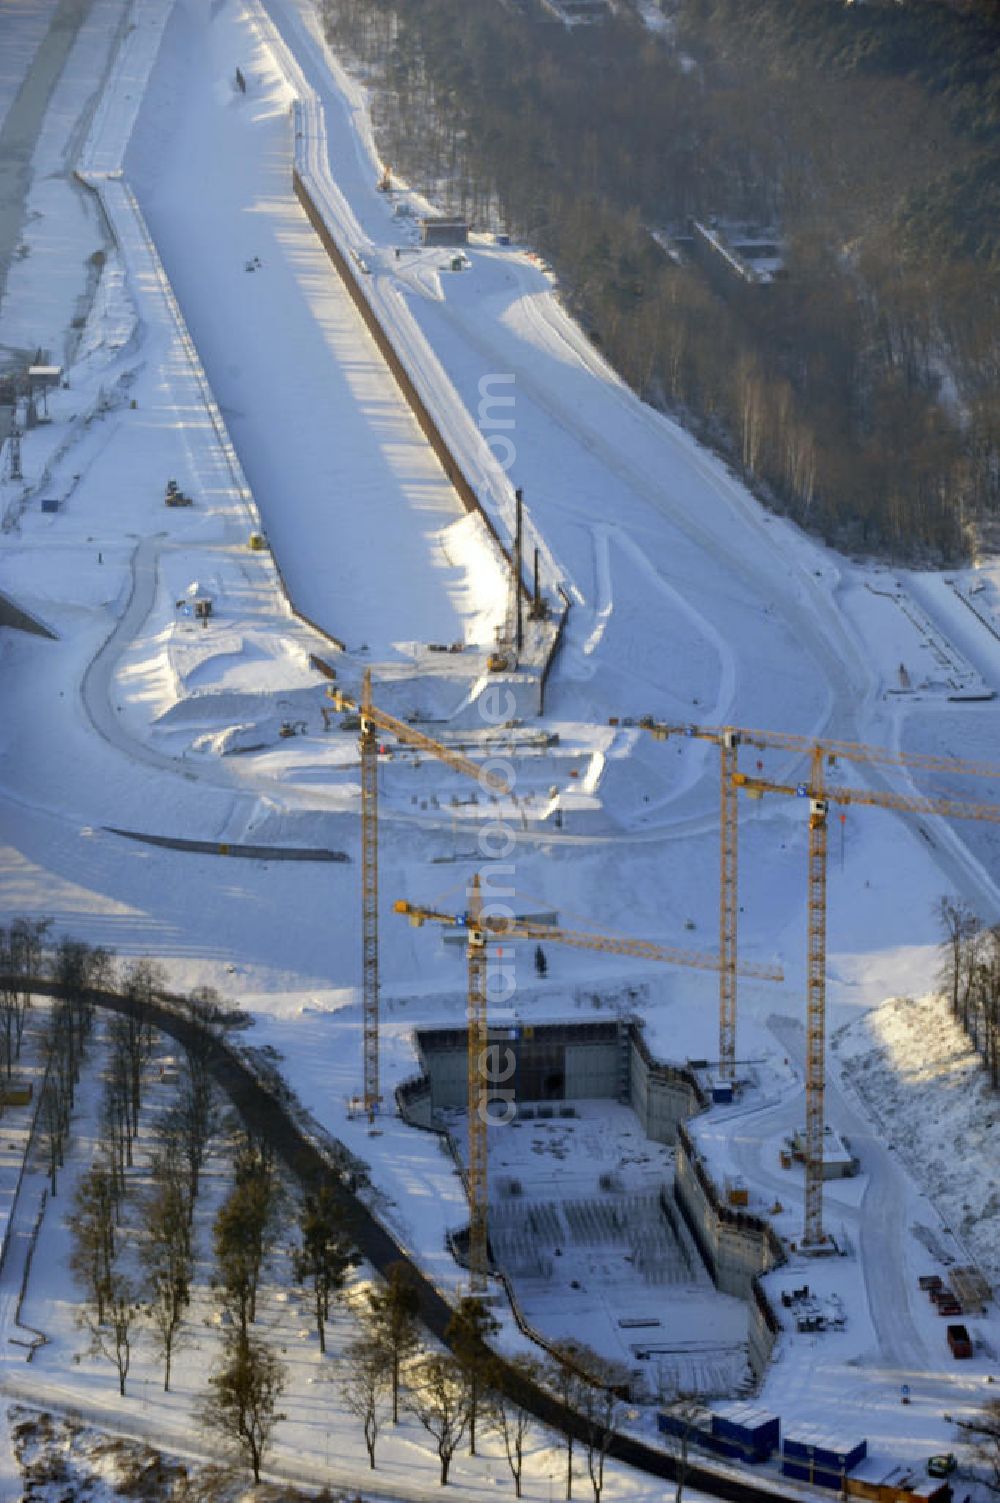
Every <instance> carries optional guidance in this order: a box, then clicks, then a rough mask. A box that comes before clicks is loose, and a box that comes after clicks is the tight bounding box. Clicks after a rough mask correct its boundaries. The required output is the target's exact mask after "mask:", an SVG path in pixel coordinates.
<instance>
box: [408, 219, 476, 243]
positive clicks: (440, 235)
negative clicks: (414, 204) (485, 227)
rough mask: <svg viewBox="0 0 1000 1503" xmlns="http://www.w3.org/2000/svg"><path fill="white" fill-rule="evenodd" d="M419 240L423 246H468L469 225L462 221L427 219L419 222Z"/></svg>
mask: <svg viewBox="0 0 1000 1503" xmlns="http://www.w3.org/2000/svg"><path fill="white" fill-rule="evenodd" d="M420 239H421V243H422V244H424V245H468V243H469V225H468V222H467V221H466V220H464V219H447V218H445V217H444V216H435V217H433V218H430V217H428V218H427V219H422V220H421V221H420Z"/></svg>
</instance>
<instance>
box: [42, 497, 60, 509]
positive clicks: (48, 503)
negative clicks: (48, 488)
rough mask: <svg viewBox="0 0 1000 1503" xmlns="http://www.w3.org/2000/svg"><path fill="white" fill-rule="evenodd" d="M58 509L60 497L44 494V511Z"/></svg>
mask: <svg viewBox="0 0 1000 1503" xmlns="http://www.w3.org/2000/svg"><path fill="white" fill-rule="evenodd" d="M58 510H59V498H58V496H43V497H42V511H44V512H50V513H51V512H56V511H58Z"/></svg>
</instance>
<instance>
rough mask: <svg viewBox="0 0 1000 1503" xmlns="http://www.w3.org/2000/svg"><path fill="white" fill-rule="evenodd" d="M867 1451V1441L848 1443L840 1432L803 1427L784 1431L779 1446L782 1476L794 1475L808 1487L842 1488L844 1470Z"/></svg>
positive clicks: (845, 1472)
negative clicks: (807, 1484)
mask: <svg viewBox="0 0 1000 1503" xmlns="http://www.w3.org/2000/svg"><path fill="white" fill-rule="evenodd" d="M867 1455H868V1442H867V1441H866V1440H858V1441H854V1442H851V1443H850V1444H849V1443H847V1442H846V1441H844V1440H843V1439H842V1438H841V1437H840V1436H836V1435H827V1434H826V1433H825V1432H824V1431H822V1430H813V1429H810V1428H805V1429H801V1430H799V1432H798V1434H797V1435H786V1436H785V1440H784V1443H783V1445H782V1448H781V1470H782V1472H783V1473H784V1475H785V1476H786V1477H796V1478H798V1479H799V1480H800V1481H802V1482H808V1483H809V1484H810V1486H812V1487H829V1488H833V1489H834V1491H836V1492H839V1491H841V1490H842V1489H843V1487H844V1483H845V1479H846V1477H847V1474H848V1472H852V1471H853V1470H854V1468H855V1467H856V1466H857V1465H858V1464H859V1463H860V1462H862V1461H863V1460H864V1459H865V1457H866V1456H867Z"/></svg>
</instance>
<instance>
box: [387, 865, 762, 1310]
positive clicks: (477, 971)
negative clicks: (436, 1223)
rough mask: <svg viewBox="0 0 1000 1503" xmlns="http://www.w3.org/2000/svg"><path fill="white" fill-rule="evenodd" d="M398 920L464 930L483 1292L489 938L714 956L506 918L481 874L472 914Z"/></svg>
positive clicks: (698, 960)
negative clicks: (497, 911)
mask: <svg viewBox="0 0 1000 1503" xmlns="http://www.w3.org/2000/svg"><path fill="white" fill-rule="evenodd" d="M395 911H396V913H402V914H405V915H406V917H407V918H408V919H409V920H410V923H411V924H413V925H414V927H416V928H420V927H421V926H422V925H423V924H425V923H428V922H431V923H435V924H445V925H448V926H450V927H452V928H464V929H465V930H466V934H467V945H466V958H467V961H468V988H469V998H468V1030H469V1034H468V1054H467V1072H468V1096H467V1103H468V1115H469V1269H470V1281H471V1285H472V1289H473V1291H474V1292H476V1293H481V1292H482V1291H483V1289H485V1287H486V1270H487V1266H488V1250H487V1234H488V1226H487V1217H488V1205H489V1195H488V1178H487V1165H486V1154H487V1136H486V1130H487V1127H488V1125H489V1105H490V1100H491V1087H492V1086H493V1085H494V1084H495V1081H494V1080H491V1078H490V1061H489V1055H488V1050H489V1030H488V1025H487V1013H486V945H487V942H488V941H489V940H491V939H533V940H536V941H538V942H539V943H540V942H542V941H545V942H546V943H549V942H552V943H555V944H561V945H569V946H571V947H573V948H575V949H577V950H600V951H603V952H604V953H605V954H608V955H631V956H634V957H635V958H636V959H638V960H655V961H662V962H664V963H665V964H667V965H680V966H691V967H694V968H695V969H697V970H703V971H717V970H718V969H719V964H720V961H719V957H718V956H717V955H711V954H708V953H706V952H704V951H702V950H677V949H671V948H668V947H667V946H665V945H658V944H654V943H653V942H652V941H651V940H645V939H631V938H629V937H628V936H627V935H619V934H591V933H586V932H584V931H581V930H575V929H560V928H557V927H556V926H554V925H552V924H539V923H536V922H533V921H532V920H530V919H518V918H508V917H502V916H499V915H493V914H488V913H485V912H484V911H483V895H482V888H481V886H480V880H479V876H478V874H477V875H476V876H474V877H473V879H472V885H471V887H470V890H469V907H468V909H467V910H466V911H465V912H463V913H444V912H441V911H439V910H438V909H435V908H423V907H420V906H419V905H417V904H415V903H407V902H405V901H403V900H400V901H399V902H397V903H396V904H395ZM740 973H741V974H742V975H744V976H754V977H756V978H758V979H759V980H763V981H781V980H783V979H784V978H783V975H782V972H781V970H780V968H778V967H776V966H764V965H745V966H741V967H740Z"/></svg>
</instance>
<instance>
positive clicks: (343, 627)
mask: <svg viewBox="0 0 1000 1503" xmlns="http://www.w3.org/2000/svg"><path fill="white" fill-rule="evenodd" d="M236 59H239V60H240V62H241V65H242V69H243V71H244V73H245V75H246V76H247V78H248V80H249V86H248V92H247V94H246V95H245V96H244V95H242V94H240V93H239V92H238V91H237V90H236V88H235V85H234V82H233V79H234V71H235V60H236ZM289 104H290V96H289V94H288V92H287V90H286V89H285V87H284V86H283V84H282V83H281V81H280V79H279V77H278V75H277V73H276V71H275V68H274V64H273V60H272V58H271V56H270V54H269V53H268V52H267V51H266V49H264V48H263V46H262V45H261V43H260V41H259V40H258V39H257V37H256V35H255V33H254V32H253V31H252V30H251V29H250V28H249V26H248V25H247V24H246V21H245V19H244V18H243V17H241V16H238V15H235V14H234V13H233V12H232V11H231V10H224V11H220V12H218V13H217V14H216V15H215V16H214V17H211V18H209V17H208V16H207V15H206V13H205V12H204V11H203V10H202V8H201V7H199V6H195V5H193V4H189V3H187V0H180V3H179V4H178V6H177V9H176V12H175V16H174V18H173V19H172V21H171V24H170V26H169V28H168V31H167V35H166V39H165V42H164V47H163V50H162V52H161V56H160V59H159V62H158V65H157V70H156V72H155V73H154V76H153V80H152V87H151V92H150V95H149V99H148V102H147V104H146V105H145V106H144V110H143V114H142V117H141V119H140V125H139V130H138V133H137V135H136V138H135V140H134V143H133V147H132V149H131V153H130V158H129V168H130V173H131V175H132V178H133V181H134V183H135V186H136V190H137V193H138V196H139V200H140V203H141V205H142V208H143V211H144V213H145V215H146V217H147V220H148V222H149V225H150V228H151V231H152V233H153V236H154V239H155V240H156V243H157V246H158V249H159V251H160V254H161V256H162V259H163V261H164V264H165V266H166V269H167V272H168V274H169V276H170V278H171V281H172V283H173V286H174V288H175V291H176V293H177V297H178V301H179V302H180V305H181V308H182V310H183V313H184V316H185V319H186V321H187V324H188V326H189V328H190V329H191V332H192V335H193V337H194V340H195V343H196V344H197V346H198V350H199V353H200V355H201V358H202V361H203V363H204V365H205V367H206V370H207V372H208V376H209V379H210V381H211V383H212V386H213V390H214V391H215V394H216V396H217V398H218V401H219V404H220V406H221V408H222V410H223V413H224V415H225V417H226V421H227V424H228V427H229V430H230V433H231V435H232V437H233V440H234V442H235V444H236V447H237V450H238V451H239V454H240V458H241V460H242V462H243V466H244V469H245V471H246V474H247V477H248V479H249V481H250V485H251V487H252V489H253V491H254V494H255V496H256V498H257V501H258V504H259V506H260V510H261V513H262V515H263V517H264V520H265V522H266V526H267V531H268V536H269V539H270V542H271V545H272V547H273V550H274V553H275V556H276V558H277V560H278V563H279V565H280V567H281V569H282V572H283V574H284V576H285V579H286V581H287V584H288V588H289V591H290V593H291V595H292V598H293V599H294V601H295V603H296V605H297V606H298V608H299V609H300V610H302V611H303V612H304V613H305V614H306V615H307V616H309V617H311V618H312V619H313V620H315V621H317V622H318V623H319V624H320V625H322V626H323V627H324V628H325V629H326V630H328V631H331V632H333V633H334V634H335V635H336V636H338V637H340V638H341V639H342V640H344V641H346V642H347V643H348V645H349V646H352V647H360V646H362V645H363V644H367V646H368V647H369V648H370V650H371V651H372V653H373V654H379V655H388V654H391V652H392V650H393V648H395V647H397V646H399V645H400V644H406V643H409V642H413V641H423V642H426V641H440V642H453V641H456V640H465V641H471V642H480V643H486V642H488V641H489V640H490V639H491V631H490V627H491V622H492V620H493V619H494V616H495V615H496V614H497V613H498V612H500V611H502V608H503V599H504V587H503V580H502V577H501V575H500V571H499V569H498V568H497V566H496V564H495V562H494V559H493V557H492V555H491V554H490V553H489V552H488V551H487V550H486V548H485V547H483V548H481V549H480V548H479V547H478V546H477V545H476V542H475V540H472V542H471V546H470V539H469V536H468V533H469V528H468V525H467V522H466V518H465V513H464V511H463V510H462V509H461V507H460V504H459V502H458V500H457V498H456V496H455V494H454V492H453V490H452V488H451V486H450V484H449V483H448V481H447V480H446V478H445V476H444V474H443V472H442V470H441V467H440V465H439V464H438V461H437V460H436V458H435V457H434V455H433V454H432V453H431V451H430V450H429V448H428V446H427V444H426V442H425V440H424V438H423V436H422V435H421V433H420V431H419V429H418V427H417V425H416V422H415V421H414V419H413V418H412V416H411V415H410V413H409V410H408V409H407V407H406V406H405V403H404V402H403V399H402V397H401V395H400V393H399V391H398V389H397V387H396V384H395V381H394V379H393V377H392V376H391V374H390V373H389V371H388V370H387V368H386V367H385V365H384V363H383V361H382V359H381V357H380V356H379V354H378V352H377V350H376V348H375V346H374V343H373V342H372V340H371V338H370V336H369V335H368V333H367V331H366V329H365V328H364V326H363V324H362V322H361V320H360V318H359V316H358V314H357V313H356V311H355V309H354V307H353V305H352V303H351V301H350V299H349V297H348V295H347V293H346V291H345V289H344V288H343V286H342V284H341V283H340V281H339V279H338V277H337V276H336V274H335V272H334V270H333V268H332V266H331V264H330V262H329V260H328V258H327V256H326V254H325V252H324V251H323V249H322V247H321V246H320V244H319V241H318V239H317V237H316V235H315V233H314V231H313V230H312V229H311V228H310V226H309V224H308V222H307V220H306V218H305V215H304V213H303V212H302V210H301V209H300V207H299V205H298V203H297V202H296V200H295V199H294V197H293V195H292V190H291V134H290V132H291V126H290V119H289V114H288V109H289ZM164 120H167V121H168V122H169V123H168V125H167V128H166V130H165V131H164V129H163V122H164ZM248 268H249V269H248ZM262 356H263V358H262ZM449 529H451V531H449Z"/></svg>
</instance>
